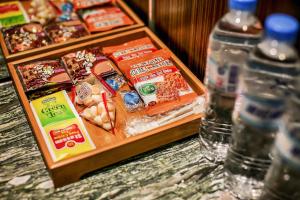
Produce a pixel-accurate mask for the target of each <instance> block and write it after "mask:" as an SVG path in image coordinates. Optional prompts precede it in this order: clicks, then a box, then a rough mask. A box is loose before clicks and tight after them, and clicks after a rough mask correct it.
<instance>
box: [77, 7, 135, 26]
mask: <svg viewBox="0 0 300 200" xmlns="http://www.w3.org/2000/svg"><path fill="white" fill-rule="evenodd" d="M80 15H81V18H82V19H83V21H84V22H85V24H86V25H87V27H88V29H89V31H90V32H101V31H108V30H111V29H113V28H116V27H120V26H126V25H131V24H133V23H134V22H133V21H132V20H131V19H130V18H129V17H128V16H127V15H126V14H125V13H124V12H123V11H122V10H121V9H120V8H117V7H104V8H94V9H88V10H82V12H81V13H80Z"/></svg>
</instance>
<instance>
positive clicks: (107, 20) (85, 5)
mask: <svg viewBox="0 0 300 200" xmlns="http://www.w3.org/2000/svg"><path fill="white" fill-rule="evenodd" d="M0 8H2V10H3V12H4V14H0V26H2V27H3V28H2V30H1V32H2V38H3V41H5V42H4V43H2V44H1V45H2V48H3V49H4V54H5V55H6V58H7V59H9V58H10V57H9V56H10V55H14V54H18V53H23V52H24V53H25V54H26V53H30V50H31V51H33V50H35V51H37V49H40V50H41V51H44V52H45V51H46V50H47V49H48V48H54V49H55V48H57V47H59V46H60V45H65V44H71V43H72V44H75V43H78V42H82V41H86V40H90V39H93V38H95V37H97V36H104V35H108V34H112V33H115V32H117V31H124V30H128V29H130V28H137V27H140V26H142V25H143V24H142V22H141V21H140V20H139V19H138V18H137V17H136V15H135V14H134V13H133V12H132V11H131V10H130V9H129V8H128V7H127V6H126V4H124V3H123V2H122V0H95V1H90V0H80V1H79V0H78V1H77V0H72V1H65V0H25V1H13V2H7V3H0ZM15 10H18V12H16V11H15ZM10 12H12V13H10ZM12 14H15V15H16V16H13V15H12ZM7 16H10V18H8V17H7ZM1 17H2V18H1ZM33 26H34V27H33ZM27 27H30V28H29V30H28V29H27ZM12 34H13V36H12ZM16 41H17V42H18V43H21V44H20V45H17V44H18V43H16ZM54 44H56V46H53V45H54ZM57 45H58V46H57ZM42 47H43V48H42Z"/></svg>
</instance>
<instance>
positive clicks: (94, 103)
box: [75, 82, 116, 131]
mask: <svg viewBox="0 0 300 200" xmlns="http://www.w3.org/2000/svg"><path fill="white" fill-rule="evenodd" d="M108 94H109V93H107V92H106V90H105V89H104V87H103V86H102V85H101V84H95V85H91V84H89V83H87V82H83V83H81V84H80V85H77V86H76V97H75V102H76V103H77V104H79V105H82V106H84V107H85V109H84V110H83V111H82V112H81V114H80V115H81V116H82V117H83V118H85V119H86V120H88V121H90V122H92V123H93V124H95V125H97V126H100V127H102V128H103V129H105V130H108V131H109V130H112V129H113V128H114V124H115V119H116V118H115V114H116V107H115V105H114V103H113V101H112V99H111V97H110V96H109V95H108Z"/></svg>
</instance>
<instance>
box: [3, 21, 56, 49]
mask: <svg viewBox="0 0 300 200" xmlns="http://www.w3.org/2000/svg"><path fill="white" fill-rule="evenodd" d="M3 36H4V39H5V42H6V45H7V47H8V49H9V51H10V52H11V53H17V52H21V51H25V50H29V49H35V48H39V47H42V46H47V45H48V44H50V39H49V38H48V36H47V34H46V33H45V31H44V30H43V27H42V25H41V24H39V23H28V24H23V25H17V26H13V27H11V28H8V29H4V30H3Z"/></svg>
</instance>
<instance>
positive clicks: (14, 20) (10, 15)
mask: <svg viewBox="0 0 300 200" xmlns="http://www.w3.org/2000/svg"><path fill="white" fill-rule="evenodd" d="M28 21H29V19H28V16H27V15H26V13H25V11H24V8H23V6H22V4H21V3H20V2H19V1H9V2H3V3H0V28H2V27H11V26H14V25H18V24H24V23H27V22H28Z"/></svg>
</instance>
